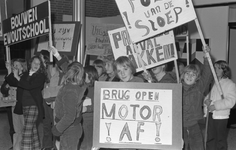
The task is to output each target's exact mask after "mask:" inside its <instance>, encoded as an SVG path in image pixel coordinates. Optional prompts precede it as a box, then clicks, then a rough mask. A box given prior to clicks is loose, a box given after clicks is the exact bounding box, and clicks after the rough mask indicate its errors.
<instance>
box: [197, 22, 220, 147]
mask: <svg viewBox="0 0 236 150" xmlns="http://www.w3.org/2000/svg"><path fill="white" fill-rule="evenodd" d="M195 23H196V26H197V29H198V33H199V35H200V38H201V41H202V45H203V46H204V47H205V46H206V42H205V40H204V36H203V33H202V30H201V27H200V24H199V21H198V19H195ZM206 57H207V60H208V62H209V64H210V68H211V72H212V74H213V77H214V80H215V83H216V86H217V88H218V92H219V94H220V95H221V98H222V99H223V98H224V96H223V92H222V88H221V86H220V84H219V81H218V78H217V76H216V73H215V69H214V67H213V64H212V61H211V57H210V55H209V53H208V52H207V53H206ZM208 120H209V111H208V110H207V118H206V126H205V137H204V146H205V148H206V142H207V132H208Z"/></svg>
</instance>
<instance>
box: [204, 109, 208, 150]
mask: <svg viewBox="0 0 236 150" xmlns="http://www.w3.org/2000/svg"><path fill="white" fill-rule="evenodd" d="M208 120H209V111H208V110H207V115H206V126H205V135H204V147H205V149H206V143H207V131H208Z"/></svg>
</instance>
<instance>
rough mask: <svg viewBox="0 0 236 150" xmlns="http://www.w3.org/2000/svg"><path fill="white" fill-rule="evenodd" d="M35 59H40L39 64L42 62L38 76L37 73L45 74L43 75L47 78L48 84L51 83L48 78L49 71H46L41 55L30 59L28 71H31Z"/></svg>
mask: <svg viewBox="0 0 236 150" xmlns="http://www.w3.org/2000/svg"><path fill="white" fill-rule="evenodd" d="M34 59H38V60H39V62H40V67H39V69H38V70H37V71H36V72H35V73H36V74H37V73H43V74H44V75H45V76H46V83H49V78H48V74H47V71H46V67H45V66H44V64H43V61H42V59H41V58H40V57H39V55H35V56H33V57H32V58H31V59H30V61H29V64H28V66H29V68H28V69H29V70H30V69H31V65H32V62H33V60H34Z"/></svg>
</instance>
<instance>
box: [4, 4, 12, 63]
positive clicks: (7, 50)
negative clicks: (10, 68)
mask: <svg viewBox="0 0 236 150" xmlns="http://www.w3.org/2000/svg"><path fill="white" fill-rule="evenodd" d="M5 15H6V19H7V0H5ZM6 59H7V62H10V61H11V54H10V47H9V46H6Z"/></svg>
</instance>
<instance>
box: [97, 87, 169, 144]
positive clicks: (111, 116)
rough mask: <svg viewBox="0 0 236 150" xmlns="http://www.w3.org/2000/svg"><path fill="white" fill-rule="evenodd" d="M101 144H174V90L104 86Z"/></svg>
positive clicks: (101, 112)
mask: <svg viewBox="0 0 236 150" xmlns="http://www.w3.org/2000/svg"><path fill="white" fill-rule="evenodd" d="M100 106H101V107H100V110H101V111H100V117H101V118H100V133H102V134H100V138H99V139H100V143H137V144H166V145H171V144H172V130H171V129H172V108H171V106H172V90H160V89H159V90H155V89H123V88H118V89H117V88H102V89H101V105H100Z"/></svg>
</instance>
